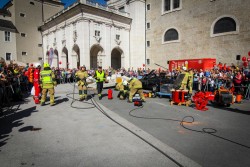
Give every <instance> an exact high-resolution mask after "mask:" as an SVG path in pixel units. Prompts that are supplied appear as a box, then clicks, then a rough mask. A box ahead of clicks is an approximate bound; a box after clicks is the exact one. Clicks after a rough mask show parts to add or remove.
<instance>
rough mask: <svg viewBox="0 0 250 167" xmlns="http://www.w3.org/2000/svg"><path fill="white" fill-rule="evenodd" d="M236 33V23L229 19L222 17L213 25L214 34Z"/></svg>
mask: <svg viewBox="0 0 250 167" xmlns="http://www.w3.org/2000/svg"><path fill="white" fill-rule="evenodd" d="M232 31H236V22H235V20H234V19H232V18H231V17H223V18H221V19H219V20H218V21H217V22H216V23H215V25H214V31H213V33H214V34H219V33H225V32H232Z"/></svg>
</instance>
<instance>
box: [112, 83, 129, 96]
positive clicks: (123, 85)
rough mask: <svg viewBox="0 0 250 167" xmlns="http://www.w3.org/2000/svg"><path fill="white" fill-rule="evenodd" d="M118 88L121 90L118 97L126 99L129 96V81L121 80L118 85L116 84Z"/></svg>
mask: <svg viewBox="0 0 250 167" xmlns="http://www.w3.org/2000/svg"><path fill="white" fill-rule="evenodd" d="M115 88H116V90H118V91H119V93H118V95H117V98H119V99H120V100H125V99H126V98H127V95H128V82H127V81H126V80H125V81H123V82H119V83H118V84H117V85H116V86H115Z"/></svg>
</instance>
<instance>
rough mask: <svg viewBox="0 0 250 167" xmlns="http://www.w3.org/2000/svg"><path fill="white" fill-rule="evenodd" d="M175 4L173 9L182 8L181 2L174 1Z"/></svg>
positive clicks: (178, 0)
mask: <svg viewBox="0 0 250 167" xmlns="http://www.w3.org/2000/svg"><path fill="white" fill-rule="evenodd" d="M173 1H174V4H173V9H176V8H179V7H180V0H173Z"/></svg>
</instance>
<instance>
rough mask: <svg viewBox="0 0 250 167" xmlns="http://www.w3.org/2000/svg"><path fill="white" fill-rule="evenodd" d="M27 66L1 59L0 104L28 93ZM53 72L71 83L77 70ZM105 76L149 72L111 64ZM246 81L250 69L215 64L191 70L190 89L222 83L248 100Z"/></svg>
mask: <svg viewBox="0 0 250 167" xmlns="http://www.w3.org/2000/svg"><path fill="white" fill-rule="evenodd" d="M28 67H29V66H28V65H27V66H25V67H24V66H18V65H17V64H15V63H13V62H10V63H9V64H6V63H5V62H4V61H0V101H1V106H0V107H3V105H4V104H8V103H9V101H10V100H21V99H22V95H23V93H30V91H31V90H30V89H31V88H30V87H29V84H28V78H27V76H26V75H25V74H26V71H27V69H28ZM52 70H53V71H54V73H55V76H56V80H57V83H58V84H65V83H73V82H75V73H76V72H77V70H78V69H76V68H74V69H65V68H58V67H52ZM104 70H105V73H106V75H107V76H111V75H113V74H117V75H125V76H128V77H132V76H133V77H138V78H140V77H141V76H143V75H145V74H148V73H149V72H150V71H152V70H151V69H149V68H148V69H145V68H138V69H133V68H129V69H124V68H121V69H118V70H115V69H113V68H111V67H109V68H108V69H104ZM94 72H95V70H94V69H90V70H88V73H89V75H91V76H93V75H94ZM154 73H156V75H160V73H161V74H162V73H163V74H164V75H166V77H169V78H171V79H173V80H174V79H175V78H176V77H177V76H178V75H179V73H181V70H180V69H179V70H178V69H177V70H173V71H169V70H166V69H162V68H158V69H156V70H155V71H154ZM249 83H250V70H249V69H246V68H238V67H237V66H235V65H234V64H232V65H231V66H230V67H227V68H225V67H218V66H215V67H214V68H213V69H211V70H205V71H203V70H202V69H193V90H196V91H199V90H201V91H212V92H213V91H215V90H216V89H218V88H220V87H221V86H224V87H225V88H228V89H230V88H234V90H233V91H234V92H235V93H241V94H242V95H244V96H245V97H246V98H247V99H249V96H250V95H249V87H250V86H249Z"/></svg>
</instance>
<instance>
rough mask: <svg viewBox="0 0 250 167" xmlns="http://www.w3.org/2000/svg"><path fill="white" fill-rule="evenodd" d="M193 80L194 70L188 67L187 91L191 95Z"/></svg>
mask: <svg viewBox="0 0 250 167" xmlns="http://www.w3.org/2000/svg"><path fill="white" fill-rule="evenodd" d="M193 81H194V72H193V69H190V70H189V72H188V92H189V94H190V95H192V92H193Z"/></svg>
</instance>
